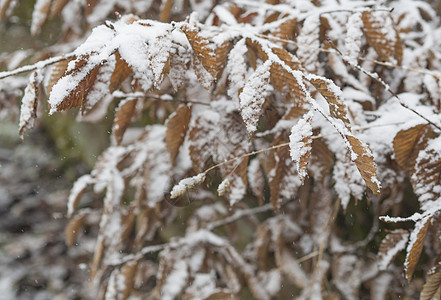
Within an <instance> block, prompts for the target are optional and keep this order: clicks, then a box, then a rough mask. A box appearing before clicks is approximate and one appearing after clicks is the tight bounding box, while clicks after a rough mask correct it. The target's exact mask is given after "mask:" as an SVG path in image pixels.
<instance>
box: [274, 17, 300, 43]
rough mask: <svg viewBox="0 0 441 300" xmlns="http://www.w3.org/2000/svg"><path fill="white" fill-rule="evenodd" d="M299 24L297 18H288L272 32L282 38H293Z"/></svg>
mask: <svg viewBox="0 0 441 300" xmlns="http://www.w3.org/2000/svg"><path fill="white" fill-rule="evenodd" d="M296 25H297V19H296V18H287V20H285V21H284V22H283V23H282V24H280V26H279V27H277V28H276V30H275V31H273V32H272V34H273V35H274V36H276V37H278V38H280V39H284V40H291V39H292V37H293V35H294V29H295V28H296Z"/></svg>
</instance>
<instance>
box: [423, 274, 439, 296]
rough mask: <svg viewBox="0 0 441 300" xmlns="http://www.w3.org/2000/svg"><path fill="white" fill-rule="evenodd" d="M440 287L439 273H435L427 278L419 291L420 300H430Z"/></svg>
mask: <svg viewBox="0 0 441 300" xmlns="http://www.w3.org/2000/svg"><path fill="white" fill-rule="evenodd" d="M440 286H441V273H439V272H437V273H434V274H432V275H430V276H429V278H428V279H427V281H426V283H425V284H424V286H423V290H422V291H421V295H420V300H431V299H433V297H434V296H435V294H436V293H438V297H439V295H440V292H439V288H440Z"/></svg>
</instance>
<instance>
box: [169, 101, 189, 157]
mask: <svg viewBox="0 0 441 300" xmlns="http://www.w3.org/2000/svg"><path fill="white" fill-rule="evenodd" d="M190 119H191V106H188V105H180V106H178V108H177V109H176V111H175V112H174V113H173V114H171V115H170V117H169V118H168V119H167V122H166V126H167V132H166V134H165V143H166V145H167V150H168V152H169V153H170V158H171V161H172V164H174V163H175V160H176V156H177V155H178V152H179V148H180V147H181V145H182V143H183V142H184V139H185V136H186V134H187V131H188V128H189V123H190Z"/></svg>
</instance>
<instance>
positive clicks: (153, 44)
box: [148, 31, 172, 88]
mask: <svg viewBox="0 0 441 300" xmlns="http://www.w3.org/2000/svg"><path fill="white" fill-rule="evenodd" d="M171 47H172V41H171V39H170V32H169V31H166V32H165V34H164V35H161V36H157V37H155V38H154V39H152V40H151V41H150V44H149V48H148V55H149V60H150V68H151V69H152V72H153V80H154V85H155V87H156V88H159V86H160V84H161V82H162V80H163V79H164V75H165V74H167V73H168V71H169V70H170V65H169V60H170V50H171Z"/></svg>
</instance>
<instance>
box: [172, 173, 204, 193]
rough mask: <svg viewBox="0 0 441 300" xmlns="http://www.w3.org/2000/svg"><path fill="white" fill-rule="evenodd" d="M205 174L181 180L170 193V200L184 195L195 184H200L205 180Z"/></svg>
mask: <svg viewBox="0 0 441 300" xmlns="http://www.w3.org/2000/svg"><path fill="white" fill-rule="evenodd" d="M205 176H206V174H205V173H199V174H198V175H195V176H193V177H188V178H184V179H181V181H179V183H178V184H177V185H175V186H174V187H173V189H172V191H171V192H170V198H171V199H173V198H176V197H179V196H181V195H182V194H184V193H185V191H187V190H188V189H190V188H192V187H194V186H195V185H197V184H200V183H202V182H203V181H204V180H205Z"/></svg>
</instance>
